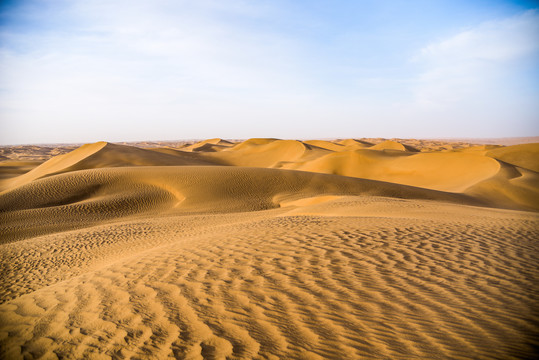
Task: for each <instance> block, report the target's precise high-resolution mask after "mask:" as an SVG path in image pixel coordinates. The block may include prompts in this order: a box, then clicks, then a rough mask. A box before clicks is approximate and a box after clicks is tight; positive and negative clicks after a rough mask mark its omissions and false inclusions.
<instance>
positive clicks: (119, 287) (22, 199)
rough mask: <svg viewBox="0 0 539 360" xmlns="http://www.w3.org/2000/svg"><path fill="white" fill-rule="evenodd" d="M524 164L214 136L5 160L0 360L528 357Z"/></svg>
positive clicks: (493, 152)
mask: <svg viewBox="0 0 539 360" xmlns="http://www.w3.org/2000/svg"><path fill="white" fill-rule="evenodd" d="M434 148H436V149H438V150H436V151H433V150H432V149H434ZM536 150H537V145H536V144H527V145H516V146H506V147H491V146H485V147H477V146H475V147H471V146H470V147H462V146H460V145H459V146H456V145H451V144H439V143H430V142H423V141H416V142H412V141H409V142H407V143H406V144H404V143H399V142H397V141H377V140H376V141H375V140H369V141H364V140H355V139H348V140H342V141H334V142H333V141H322V140H312V141H296V140H278V139H250V140H247V141H244V142H239V143H232V142H229V141H226V140H222V139H218V138H216V139H209V140H206V141H202V142H198V143H195V144H192V145H188V146H184V147H181V148H178V147H153V148H146V149H142V148H136V147H132V146H126V145H116V144H110V143H104V142H100V143H96V144H88V145H84V146H82V147H80V148H78V149H76V150H74V151H72V152H69V153H65V154H64V153H63V152H62V150H61V149H59V150H57V151H58V153H59V154H60V155H58V156H56V157H52V158H50V159H49V160H47V161H44V162H43V163H41V164H40V165H38V164H37V163H36V162H35V161H31V162H28V161H26V162H25V161H20V160H13V159H11V158H10V159H7V160H5V161H3V162H0V174H1V175H2V176H1V177H0V181H1V183H0V186H1V187H2V188H3V191H2V192H0V247H1V252H0V256H1V259H2V260H1V261H0V279H1V280H0V358H2V359H4V358H5V359H19V358H21V359H32V358H44V359H48V358H73V359H78V358H95V359H98V358H99V359H123V358H153V359H166V358H177V359H365V358H367V359H470V358H472V359H477V358H495V359H527V358H534V357H536V356H537V349H539V341H538V340H537V339H539V326H538V324H539V313H538V312H537V301H538V298H539V288H538V285H537V284H539V270H538V269H539V266H538V265H539V263H538V261H539V251H538V250H539V249H538V245H537V240H538V238H539V216H538V215H537V210H539V189H538V184H539V181H538V173H537V167H536V165H537V164H536V161H537V157H535V155H534V154H535V151H536ZM32 151H35V152H38V151H39V149H32ZM46 151H47V153H51V152H52V150H46ZM18 156H20V153H19V155H18ZM25 171H27V172H26V173H24V172H25Z"/></svg>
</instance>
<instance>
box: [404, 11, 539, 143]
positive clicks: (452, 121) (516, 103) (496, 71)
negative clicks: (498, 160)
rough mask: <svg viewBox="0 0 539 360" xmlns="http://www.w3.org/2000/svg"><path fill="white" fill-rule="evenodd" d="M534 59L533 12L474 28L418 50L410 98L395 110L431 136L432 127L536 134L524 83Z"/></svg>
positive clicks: (537, 116) (538, 51)
mask: <svg viewBox="0 0 539 360" xmlns="http://www.w3.org/2000/svg"><path fill="white" fill-rule="evenodd" d="M538 61H539V13H538V12H537V11H535V10H530V11H527V12H525V13H523V14H520V15H517V16H513V17H510V18H506V19H502V20H496V21H489V22H485V23H482V24H479V25H478V26H475V27H472V28H468V29H466V30H463V31H462V32H460V33H457V34H455V35H454V36H451V37H449V38H446V39H442V40H440V41H438V42H434V43H431V44H429V45H428V46H426V47H424V48H423V49H421V50H420V51H419V53H418V55H417V56H415V57H414V58H413V59H412V64H413V65H414V66H416V67H417V69H418V70H417V74H418V75H417V76H416V77H415V78H413V79H412V80H411V82H410V91H411V95H412V98H411V101H410V102H408V103H401V104H400V111H401V112H402V113H403V114H405V115H406V116H407V117H408V118H415V119H422V121H423V124H424V126H425V127H431V128H432V132H433V133H434V132H435V128H436V127H438V128H437V130H443V129H444V127H445V131H446V132H447V133H455V132H456V129H465V131H469V132H470V133H473V134H476V135H474V136H477V135H481V134H483V135H482V136H495V134H498V135H497V136H500V134H502V135H503V134H507V135H513V136H515V135H518V134H519V133H520V134H523V133H524V134H525V133H526V132H537V131H538V130H539V126H538V125H536V124H537V121H538V120H539V106H538V105H537V102H536V101H534V100H532V98H533V96H531V94H530V86H528V87H526V86H524V85H525V84H526V83H531V82H533V80H532V79H527V78H526V77H527V76H528V75H529V74H530V75H531V76H533V72H534V69H536V67H537V63H538ZM533 91H535V92H537V90H536V87H535V90H533ZM491 134H492V135H491ZM463 135H466V134H463ZM452 136H453V135H452ZM454 136H458V134H455V135H454Z"/></svg>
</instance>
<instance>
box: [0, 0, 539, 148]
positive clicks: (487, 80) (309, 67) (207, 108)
mask: <svg viewBox="0 0 539 360" xmlns="http://www.w3.org/2000/svg"><path fill="white" fill-rule="evenodd" d="M538 60H539V11H538V10H537V4H536V3H534V2H532V1H530V2H526V1H477V2H473V3H470V2H466V1H456V2H455V1H437V2H431V1H413V2H402V1H391V2H384V3H383V4H381V3H379V2H376V1H361V2H356V1H340V2H338V3H335V2H324V1H316V2H308V1H299V2H290V1H272V2H269V1H261V2H256V3H253V2H248V1H242V0H231V1H226V2H217V1H210V0H207V1H199V2H196V3H195V2H183V1H181V2H169V1H164V0H162V1H161V0H160V1H155V2H152V3H151V4H150V3H146V2H144V1H133V2H130V3H129V6H128V7H126V6H122V5H121V4H120V3H118V2H103V1H74V2H65V1H50V2H46V3H45V2H39V1H26V0H24V1H19V2H4V3H2V4H1V5H0V79H1V81H0V119H1V120H0V126H1V127H0V134H1V135H0V144H6V145H7V144H51V143H86V142H94V141H98V140H106V141H116V142H119V141H126V142H127V141H158V140H163V141H167V140H169V139H206V138H213V137H221V138H229V139H247V138H252V137H276V138H298V139H306V138H353V137H355V138H359V137H385V138H424V139H434V138H440V139H450V138H507V137H533V136H537V135H539V125H538V124H539V121H538V120H539V119H538V114H539V104H538V102H537V99H538V98H539V82H538V81H537V80H538V79H539V61H538ZM171 141H172V140H171Z"/></svg>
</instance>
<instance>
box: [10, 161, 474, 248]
mask: <svg viewBox="0 0 539 360" xmlns="http://www.w3.org/2000/svg"><path fill="white" fill-rule="evenodd" d="M320 195H325V196H328V195H330V196H339V195H356V196H357V195H373V196H386V197H396V198H408V199H429V200H435V201H443V202H454V203H459V204H467V205H482V204H483V202H482V201H481V200H478V199H474V198H473V197H471V196H468V195H463V194H452V193H445V192H440V191H434V190H428V189H421V188H415V187H410V186H405V185H399V184H392V183H385V182H380V181H374V180H365V179H357V178H350V177H342V176H337V175H328V174H317V173H309V172H302V171H292V170H279V169H263V168H240V167H228V166H203V167H200V166H189V167H184V166H180V167H174V166H166V167H157V166H152V167H130V168H108V169H94V170H83V171H74V172H69V173H65V174H60V175H55V176H50V177H47V178H43V179H39V180H35V181H33V182H31V183H29V184H26V185H23V186H20V187H17V188H15V189H12V190H9V191H5V192H3V193H2V194H0V220H1V221H0V222H2V223H3V224H2V225H0V229H2V233H3V241H11V240H16V239H20V238H26V237H28V236H36V235H39V234H44V233H49V232H55V231H61V230H66V229H72V228H77V227H80V226H85V224H86V225H87V224H89V223H97V222H99V221H104V220H113V219H118V218H122V217H126V216H135V215H137V214H144V213H163V212H180V213H190V214H193V213H210V214H211V213H223V212H246V211H259V210H266V209H274V208H279V207H280V206H283V205H284V204H293V201H295V200H300V199H303V198H309V197H314V196H320ZM291 201H292V203H291Z"/></svg>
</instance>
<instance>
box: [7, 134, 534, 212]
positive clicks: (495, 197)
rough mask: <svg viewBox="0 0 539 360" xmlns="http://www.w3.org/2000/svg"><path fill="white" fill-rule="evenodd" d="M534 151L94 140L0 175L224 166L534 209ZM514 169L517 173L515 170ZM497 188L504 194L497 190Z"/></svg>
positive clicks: (26, 179) (24, 178)
mask: <svg viewBox="0 0 539 360" xmlns="http://www.w3.org/2000/svg"><path fill="white" fill-rule="evenodd" d="M537 154H539V144H524V145H515V146H503V147H500V146H479V147H477V146H476V147H469V148H465V149H458V150H456V151H447V150H444V151H435V152H431V151H429V152H417V149H415V148H413V147H410V146H409V145H403V144H401V143H399V142H396V141H384V142H381V143H378V144H372V143H368V142H365V141H360V140H354V139H348V140H343V141H340V142H330V141H322V140H312V141H297V140H279V139H267V138H254V139H249V140H246V141H243V142H240V143H236V144H234V143H231V142H228V141H226V140H222V139H219V138H215V139H209V140H204V141H202V142H199V143H196V144H193V145H190V146H187V147H184V148H182V149H172V148H156V149H140V148H136V147H132V146H125V145H115V144H110V143H105V142H99V143H95V144H87V145H84V146H82V147H80V148H78V149H76V150H74V151H72V152H70V153H67V154H64V155H59V156H56V157H54V158H52V159H50V160H48V161H46V162H44V163H43V164H41V165H40V166H37V167H36V168H34V169H32V170H31V171H29V172H28V173H26V174H23V175H21V176H17V177H13V178H11V179H7V180H1V184H0V185H1V187H2V188H3V189H4V190H9V189H13V188H16V187H18V186H22V185H25V184H28V183H30V182H32V181H34V180H36V179H39V178H44V177H48V176H52V175H56V174H61V173H66V172H72V171H76V170H84V169H100V168H109V167H133V166H201V165H204V166H208V165H212V166H214V165H216V166H222V165H227V166H248V167H262V168H277V169H291V170H301V171H309V172H316V173H326V174H335V175H342V176H349V177H356V178H362V179H370V180H378V181H384V182H392V183H397V184H402V185H409V186H414V187H421V188H425V189H431V190H438V191H444V192H453V193H464V194H469V195H471V196H473V197H478V198H481V199H482V200H485V201H484V203H485V204H490V206H496V207H506V208H520V209H525V210H539V204H538V203H537V201H535V200H536V198H537V194H536V193H537V191H539V190H538V186H537V185H533V183H534V182H535V183H536V184H537V183H539V174H538V173H537V171H536V170H537V169H539V160H538V159H539V157H538V156H537ZM502 167H503V169H502ZM519 169H522V171H523V172H525V173H526V174H525V175H524V176H523V177H522V179H520V180H515V179H514V178H515V177H520V173H521V172H522V171H520V170H519ZM13 171H14V172H15V173H16V172H17V171H18V170H17V169H14V170H13ZM513 173H518V174H519V175H517V176H513V175H512V174H513ZM495 184H498V185H496V186H495ZM496 187H498V188H499V189H496ZM497 192H498V193H500V192H502V193H504V194H505V195H504V196H500V195H499V194H497Z"/></svg>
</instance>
